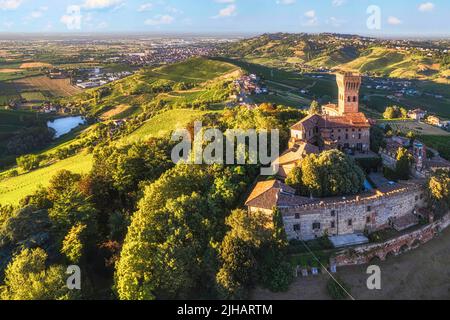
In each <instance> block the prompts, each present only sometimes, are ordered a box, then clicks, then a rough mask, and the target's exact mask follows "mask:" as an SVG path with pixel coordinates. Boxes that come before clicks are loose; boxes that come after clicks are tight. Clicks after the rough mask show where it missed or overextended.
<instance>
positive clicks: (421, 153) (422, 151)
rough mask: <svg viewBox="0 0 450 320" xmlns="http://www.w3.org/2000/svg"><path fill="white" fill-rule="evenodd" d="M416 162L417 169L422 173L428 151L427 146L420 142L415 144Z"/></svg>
mask: <svg viewBox="0 0 450 320" xmlns="http://www.w3.org/2000/svg"><path fill="white" fill-rule="evenodd" d="M413 153H414V160H415V162H416V169H417V170H419V171H421V170H422V169H423V166H424V161H425V160H426V157H427V150H426V148H425V145H424V144H423V143H421V142H419V141H415V142H414V152H413Z"/></svg>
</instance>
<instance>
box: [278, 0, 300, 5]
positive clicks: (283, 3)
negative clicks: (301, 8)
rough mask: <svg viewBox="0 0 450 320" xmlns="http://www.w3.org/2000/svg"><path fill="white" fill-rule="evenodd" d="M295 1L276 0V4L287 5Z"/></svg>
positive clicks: (295, 0)
mask: <svg viewBox="0 0 450 320" xmlns="http://www.w3.org/2000/svg"><path fill="white" fill-rule="evenodd" d="M296 2H297V0H278V1H277V4H281V5H285V6H288V5H291V4H294V3H296Z"/></svg>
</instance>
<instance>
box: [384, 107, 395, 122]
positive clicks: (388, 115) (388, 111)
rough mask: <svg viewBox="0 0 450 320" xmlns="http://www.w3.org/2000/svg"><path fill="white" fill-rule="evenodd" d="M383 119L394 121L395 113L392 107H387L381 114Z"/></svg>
mask: <svg viewBox="0 0 450 320" xmlns="http://www.w3.org/2000/svg"><path fill="white" fill-rule="evenodd" d="M383 118H385V119H389V120H390V119H395V118H396V111H395V109H394V107H387V108H386V110H385V111H384V113H383Z"/></svg>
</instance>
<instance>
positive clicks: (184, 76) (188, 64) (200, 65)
mask: <svg viewBox="0 0 450 320" xmlns="http://www.w3.org/2000/svg"><path fill="white" fill-rule="evenodd" d="M237 69H238V68H237V67H236V66H234V65H232V64H229V63H226V62H222V61H216V60H209V59H205V58H194V59H190V60H188V61H184V62H180V63H175V64H173V65H169V66H165V67H162V68H158V69H155V70H153V72H154V73H155V75H156V76H157V77H158V78H159V79H166V80H172V81H175V82H190V83H202V82H205V81H208V80H212V79H214V78H217V77H219V76H222V75H223V74H226V73H229V72H232V71H234V70H237Z"/></svg>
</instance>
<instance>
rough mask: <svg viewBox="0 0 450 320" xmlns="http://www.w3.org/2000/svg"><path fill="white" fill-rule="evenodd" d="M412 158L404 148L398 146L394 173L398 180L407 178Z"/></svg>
mask: <svg viewBox="0 0 450 320" xmlns="http://www.w3.org/2000/svg"><path fill="white" fill-rule="evenodd" d="M413 162H414V158H413V156H412V155H411V153H409V151H408V150H406V149H405V148H399V149H398V152H397V163H396V165H395V174H396V177H397V179H398V180H408V179H409V176H410V173H411V165H412V164H413Z"/></svg>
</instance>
